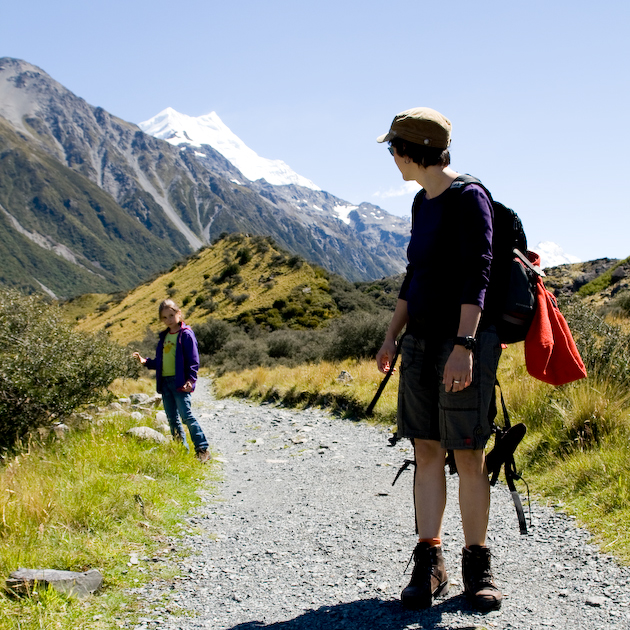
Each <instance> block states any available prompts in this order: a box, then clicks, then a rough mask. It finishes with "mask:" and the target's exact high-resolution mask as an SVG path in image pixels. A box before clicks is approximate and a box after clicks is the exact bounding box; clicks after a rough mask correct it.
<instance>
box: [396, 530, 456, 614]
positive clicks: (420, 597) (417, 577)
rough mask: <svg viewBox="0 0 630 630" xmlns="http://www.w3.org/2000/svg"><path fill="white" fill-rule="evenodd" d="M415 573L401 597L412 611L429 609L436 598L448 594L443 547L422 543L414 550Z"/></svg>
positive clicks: (413, 572)
mask: <svg viewBox="0 0 630 630" xmlns="http://www.w3.org/2000/svg"><path fill="white" fill-rule="evenodd" d="M413 560H414V565H413V571H412V573H411V580H410V582H409V584H408V585H407V586H406V587H405V588H404V589H403V592H402V594H401V596H400V599H401V602H402V605H403V606H404V607H405V608H409V609H411V610H419V609H421V608H429V607H430V606H431V601H432V600H433V598H434V597H439V596H440V595H446V594H447V593H448V577H447V576H446V568H445V567H444V556H443V555H442V547H436V546H430V545H429V543H425V542H421V543H418V544H417V545H416V548H415V549H414V550H413Z"/></svg>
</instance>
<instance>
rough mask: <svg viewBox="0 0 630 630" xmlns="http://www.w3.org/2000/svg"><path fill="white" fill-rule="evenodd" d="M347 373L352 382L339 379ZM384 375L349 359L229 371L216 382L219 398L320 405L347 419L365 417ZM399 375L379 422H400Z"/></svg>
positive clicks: (386, 396)
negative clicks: (398, 414) (398, 419)
mask: <svg viewBox="0 0 630 630" xmlns="http://www.w3.org/2000/svg"><path fill="white" fill-rule="evenodd" d="M343 370H346V371H347V372H349V373H350V375H351V376H352V380H351V381H349V382H345V381H342V380H338V377H339V375H340V374H341V372H342V371H343ZM382 378H383V375H382V374H381V373H380V372H378V370H377V369H376V366H375V363H374V362H373V361H366V360H361V361H357V360H352V359H347V360H345V361H339V362H329V361H322V362H321V363H317V364H306V365H302V366H298V367H295V368H288V367H285V366H279V367H275V368H263V367H259V368H254V369H251V370H243V371H242V372H229V373H227V374H224V375H223V376H221V377H219V378H217V379H216V380H215V389H216V392H217V395H218V396H221V397H225V396H243V397H247V398H252V399H254V400H258V401H261V402H262V401H278V402H282V403H283V404H286V405H292V406H302V407H304V406H311V405H314V406H319V407H327V408H330V409H333V410H337V411H340V412H342V413H343V414H344V415H345V416H355V417H363V416H364V414H365V409H366V408H367V406H368V405H369V403H370V401H371V400H372V397H373V396H374V394H375V392H376V390H377V388H378V385H379V384H380V382H381V379H382ZM397 389H398V374H397V373H395V374H394V375H393V376H392V378H391V380H390V383H389V384H388V386H387V387H386V389H385V391H384V392H383V395H382V396H381V398H380V400H379V402H378V404H377V406H376V409H375V412H374V419H375V420H377V421H379V422H384V423H391V424H394V423H395V422H396V392H397Z"/></svg>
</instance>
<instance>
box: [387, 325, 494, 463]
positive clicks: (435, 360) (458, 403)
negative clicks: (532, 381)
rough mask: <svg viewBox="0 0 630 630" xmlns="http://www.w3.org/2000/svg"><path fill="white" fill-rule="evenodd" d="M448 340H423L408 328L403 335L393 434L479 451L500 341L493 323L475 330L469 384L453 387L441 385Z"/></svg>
mask: <svg viewBox="0 0 630 630" xmlns="http://www.w3.org/2000/svg"><path fill="white" fill-rule="evenodd" d="M452 351H453V339H447V340H445V341H442V342H433V343H431V342H427V340H426V339H422V338H417V337H414V336H413V335H412V334H410V333H408V334H407V335H405V337H404V338H403V340H402V348H401V358H402V364H401V367H400V384H399V388H398V437H406V438H410V439H414V438H417V439H421V440H436V441H439V442H440V444H441V446H442V448H445V449H449V450H464V449H473V450H478V449H482V448H484V447H485V445H486V443H487V441H488V439H489V438H490V435H491V434H492V420H493V419H494V418H488V414H489V410H490V409H491V408H492V409H493V410H494V409H495V402H494V396H495V391H494V386H495V381H496V372H497V366H498V364H499V359H500V357H501V342H500V341H499V337H498V336H497V334H496V331H495V329H494V327H492V328H489V329H488V330H485V331H483V332H480V333H478V334H477V349H476V351H475V353H474V355H473V376H472V383H471V384H470V385H469V386H468V387H466V389H463V390H462V391H458V392H447V391H446V388H445V386H444V385H443V384H442V375H443V373H444V366H445V365H446V361H447V360H448V358H449V356H450V354H451V352H452Z"/></svg>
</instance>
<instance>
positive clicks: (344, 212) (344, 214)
mask: <svg viewBox="0 0 630 630" xmlns="http://www.w3.org/2000/svg"><path fill="white" fill-rule="evenodd" d="M358 207H359V206H335V207H334V208H333V212H334V213H335V214H336V215H337V216H338V217H339V220H340V221H343V222H344V223H345V224H347V225H350V216H349V215H350V213H351V212H352V211H353V210H356V209H357V208H358Z"/></svg>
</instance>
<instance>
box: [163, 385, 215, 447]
mask: <svg viewBox="0 0 630 630" xmlns="http://www.w3.org/2000/svg"><path fill="white" fill-rule="evenodd" d="M190 402H191V396H190V392H179V391H177V386H176V385H175V377H174V376H165V377H163V378H162V404H163V405H164V411H165V412H166V417H167V418H168V423H169V425H170V427H171V434H172V435H173V437H174V438H175V439H181V440H182V442H183V443H184V446H185V447H186V450H190V449H189V448H188V442H187V441H186V431H184V425H183V424H182V420H183V421H184V422H185V423H186V426H187V427H188V430H189V431H190V438H191V440H192V442H193V445H194V447H195V451H196V452H198V451H204V450H205V449H207V448H208V441H207V440H206V436H205V434H204V432H203V429H202V428H201V426H199V422H197V418H195V416H193V413H192V410H191V408H190Z"/></svg>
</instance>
